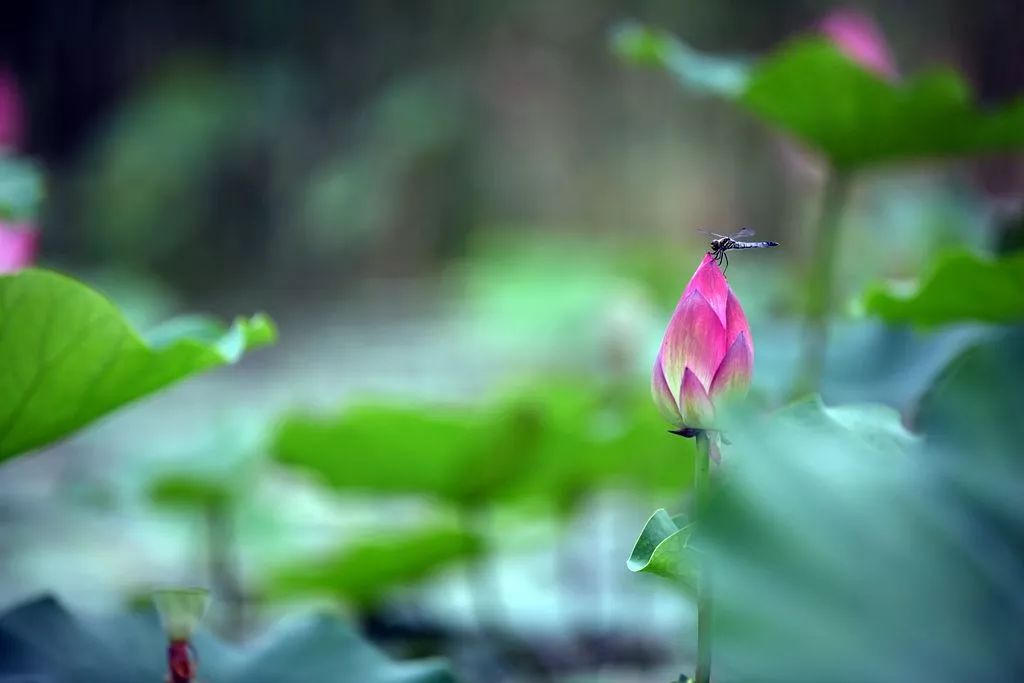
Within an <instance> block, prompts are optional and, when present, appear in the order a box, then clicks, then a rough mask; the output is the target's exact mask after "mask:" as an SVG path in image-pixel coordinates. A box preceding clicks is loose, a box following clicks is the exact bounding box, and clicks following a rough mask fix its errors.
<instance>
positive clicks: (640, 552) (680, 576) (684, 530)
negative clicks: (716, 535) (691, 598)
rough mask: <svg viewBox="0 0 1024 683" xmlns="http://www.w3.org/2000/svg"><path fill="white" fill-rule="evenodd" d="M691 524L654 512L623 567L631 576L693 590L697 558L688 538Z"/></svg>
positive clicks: (683, 518)
mask: <svg viewBox="0 0 1024 683" xmlns="http://www.w3.org/2000/svg"><path fill="white" fill-rule="evenodd" d="M693 528H694V526H693V524H687V520H686V517H685V516H683V515H676V516H675V517H673V516H671V515H669V514H668V513H667V512H665V511H664V510H657V511H656V512H655V513H654V514H653V515H651V518H650V519H648V520H647V524H645V525H644V529H643V531H641V532H640V537H639V538H637V539H636V544H635V545H634V546H633V552H632V553H631V554H630V556H629V560H628V562H627V563H626V566H628V567H629V569H630V571H633V572H650V573H652V574H657V575H658V576H664V577H665V578H667V579H671V580H673V581H674V582H676V583H677V584H678V585H680V586H681V587H683V588H686V589H689V590H691V591H692V590H695V589H696V581H697V558H696V557H695V553H696V552H697V551H696V550H694V548H693V546H692V545H690V538H691V536H693Z"/></svg>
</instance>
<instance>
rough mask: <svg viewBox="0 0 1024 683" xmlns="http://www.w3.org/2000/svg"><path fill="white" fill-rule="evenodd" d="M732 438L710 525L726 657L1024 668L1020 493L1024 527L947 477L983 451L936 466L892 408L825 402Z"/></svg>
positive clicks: (973, 464)
mask: <svg viewBox="0 0 1024 683" xmlns="http://www.w3.org/2000/svg"><path fill="white" fill-rule="evenodd" d="M729 438H730V439H731V440H732V446H731V447H730V448H729V451H728V452H727V455H728V458H725V457H723V462H724V463H725V464H724V466H723V469H722V470H721V472H720V476H719V477H718V482H719V487H718V490H717V491H716V495H715V496H714V497H713V499H712V503H711V509H710V511H709V514H708V518H707V519H708V525H707V527H706V528H705V529H701V532H700V533H701V537H700V543H701V545H700V547H701V550H702V552H706V553H707V557H708V562H709V566H710V568H711V572H712V577H713V578H712V581H713V586H714V596H715V626H714V629H715V631H716V633H715V643H716V659H717V661H718V663H719V664H718V665H719V666H721V667H722V669H721V670H723V671H729V672H730V673H731V677H732V678H735V679H736V680H785V681H793V682H797V683H802V682H807V683H810V682H811V681H825V680H828V681H860V680H872V681H882V682H884V683H896V682H898V681H908V680H931V679H933V678H935V677H943V676H947V677H950V678H952V679H955V680H1014V678H1015V677H1016V676H1015V672H1019V671H1021V665H1022V664H1024V659H1022V657H1021V643H1022V640H1021V634H1020V632H1019V631H1017V632H1015V633H1014V632H1011V631H1012V629H1007V627H1006V625H1007V624H1011V623H1017V622H1018V621H1019V620H1020V619H1021V618H1022V617H1024V582H1022V580H1021V576H1022V575H1021V573H1020V571H1019V570H1020V562H1019V555H1016V554H1015V553H1013V552H1012V549H1013V548H1016V547H1019V544H1020V541H1021V539H1022V538H1024V537H1022V536H1021V532H1022V531H1024V525H1022V524H1021V522H1022V521H1024V519H1022V516H1021V509H1020V506H1019V498H1018V499H1017V500H1018V502H1017V505H1016V506H1015V508H1014V515H1015V517H1016V522H1015V526H1014V527H1012V528H1011V527H1003V528H1000V527H998V526H994V525H992V524H991V523H990V520H989V519H987V518H986V517H985V516H979V515H978V514H977V511H976V509H973V508H972V507H970V506H968V505H965V501H964V500H963V499H962V498H961V497H960V496H959V495H958V490H959V489H958V487H957V486H951V485H950V484H951V483H955V482H958V481H960V479H961V477H964V476H967V477H970V478H974V476H975V473H974V470H975V468H977V467H978V466H979V465H982V463H983V462H984V461H983V460H978V459H976V458H975V457H973V456H974V454H973V453H971V452H967V453H961V454H960V455H961V457H959V458H954V459H943V460H942V462H943V463H944V465H943V466H942V467H937V464H939V461H940V459H938V458H936V457H935V456H936V452H934V451H932V450H929V449H931V448H932V446H933V445H934V443H933V441H932V440H931V439H926V440H918V439H915V438H913V437H911V436H910V435H909V434H907V433H906V431H905V430H903V429H902V428H901V426H900V422H899V418H898V415H897V414H896V413H895V412H893V411H890V410H887V409H880V408H874V407H863V406H847V407H843V408H840V409H835V408H825V407H823V406H822V405H821V404H820V403H819V402H816V401H814V402H804V403H802V404H799V405H796V406H793V407H790V408H786V409H783V410H781V411H779V412H777V413H775V414H771V415H764V416H756V415H755V416H751V415H747V416H743V419H738V420H736V421H735V422H734V423H733V424H732V425H731V429H730V431H729ZM982 467H983V465H982ZM977 473H978V474H981V471H980V470H979V471H978V472H977ZM1018 473H1019V466H1018ZM991 474H992V472H991V471H989V472H988V473H987V474H984V475H982V479H983V480H989V477H990V475H991ZM1004 474H1005V473H1004ZM989 483H990V484H991V483H993V482H992V481H990V480H989ZM979 490H983V491H984V492H985V493H984V495H986V496H988V495H991V493H992V491H993V490H994V489H991V488H989V487H984V488H981V489H979ZM780 651H785V652H786V656H785V657H779V656H778V653H779V652H780ZM866 652H870V653H871V656H869V657H865V654H864V653H866Z"/></svg>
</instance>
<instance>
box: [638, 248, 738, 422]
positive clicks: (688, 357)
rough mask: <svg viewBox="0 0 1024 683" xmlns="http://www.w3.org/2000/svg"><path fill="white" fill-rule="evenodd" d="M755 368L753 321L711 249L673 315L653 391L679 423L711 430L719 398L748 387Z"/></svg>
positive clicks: (668, 415) (664, 411)
mask: <svg viewBox="0 0 1024 683" xmlns="http://www.w3.org/2000/svg"><path fill="white" fill-rule="evenodd" d="M753 368H754V344H753V341H752V340H751V338H750V326H749V325H748V324H747V317H746V315H744V313H743V309H742V308H741V307H740V302H739V300H738V299H737V298H736V295H735V294H733V293H732V289H730V288H729V283H728V281H726V279H725V276H724V275H722V271H721V270H719V268H718V264H717V263H715V260H714V258H713V257H712V256H711V254H710V253H709V254H706V255H705V256H704V260H703V261H701V264H700V266H698V267H697V272H695V273H694V274H693V278H691V279H690V283H689V284H688V285H686V290H685V291H684V292H683V296H682V297H681V298H680V299H679V303H678V304H677V305H676V310H675V312H674V313H673V314H672V319H671V320H669V323H668V329H667V330H665V338H664V339H663V340H662V342H661V349H659V350H658V357H657V359H656V360H655V361H654V374H653V377H652V382H651V391H652V393H653V394H654V401H655V403H656V404H657V405H658V408H659V409H660V410H661V413H662V414H663V415H664V416H665V418H666V419H667V420H669V421H670V422H672V424H674V425H675V426H676V427H678V428H689V429H709V428H711V423H712V420H713V419H714V413H715V402H716V400H719V399H720V398H721V397H722V396H723V395H724V394H726V393H728V392H733V391H739V392H742V391H746V389H747V387H748V386H749V385H750V376H751V374H752V372H753Z"/></svg>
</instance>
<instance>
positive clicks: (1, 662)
mask: <svg viewBox="0 0 1024 683" xmlns="http://www.w3.org/2000/svg"><path fill="white" fill-rule="evenodd" d="M192 643H193V645H194V647H195V650H196V653H197V654H198V660H199V680H205V681H216V682H218V683H332V682H336V683H341V682H342V681H366V682H367V683H443V682H446V681H451V680H453V679H452V676H451V674H450V673H449V671H448V668H447V666H446V665H445V664H444V663H443V662H441V661H438V660H423V661H418V662H395V661H393V660H391V659H389V658H388V657H387V656H386V655H384V654H383V653H381V652H380V651H379V650H377V649H376V648H374V647H373V646H372V645H370V644H369V643H367V642H365V641H363V640H362V639H360V638H359V636H358V635H356V633H355V632H354V631H353V630H352V629H351V628H350V627H349V626H348V625H347V624H346V623H344V622H343V621H341V620H340V619H338V618H337V617H334V616H328V615H316V616H309V617H304V618H297V619H293V620H291V621H289V622H285V623H282V624H280V625H279V626H277V627H276V628H274V629H272V630H271V631H270V632H268V633H266V634H265V635H264V636H262V637H261V638H259V639H257V640H256V642H254V643H253V644H251V645H248V646H246V647H238V646H236V645H233V644H228V643H224V642H222V641H220V640H219V639H217V638H215V637H214V636H211V635H210V634H208V633H206V632H204V631H203V630H202V629H200V630H199V632H198V633H196V634H195V637H194V638H193V640H192ZM166 651H167V637H166V636H165V635H164V634H163V632H162V629H161V628H160V624H159V622H158V620H157V618H156V615H155V614H154V613H153V612H152V611H148V612H145V613H141V614H127V615H122V616H117V617H108V618H99V619H96V618H81V617H76V616H74V615H72V614H71V613H69V612H68V611H67V610H65V609H64V608H63V607H62V606H61V605H60V604H59V603H57V602H56V601H55V600H53V599H52V598H41V599H37V600H35V601H32V602H29V603H26V604H24V605H21V606H18V607H15V608H14V609H12V610H11V611H9V612H7V613H6V614H4V615H3V616H0V652H2V653H3V657H0V677H3V678H5V679H10V680H15V679H17V680H46V681H52V682H53V683H93V682H94V681H104V683H139V681H162V680H164V677H165V674H166V671H167V664H166V657H167V654H166Z"/></svg>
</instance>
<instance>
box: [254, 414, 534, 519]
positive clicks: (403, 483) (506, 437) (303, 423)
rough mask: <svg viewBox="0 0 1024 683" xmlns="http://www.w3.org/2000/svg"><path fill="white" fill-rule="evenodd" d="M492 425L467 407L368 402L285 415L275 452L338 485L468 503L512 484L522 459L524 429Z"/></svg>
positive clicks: (277, 456)
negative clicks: (330, 411) (334, 412)
mask: <svg viewBox="0 0 1024 683" xmlns="http://www.w3.org/2000/svg"><path fill="white" fill-rule="evenodd" d="M493 427H495V425H494V424H492V423H489V422H488V421H487V420H485V419H484V418H483V417H482V416H481V415H480V414H479V413H477V412H476V411H474V410H472V409H470V408H465V409H444V408H432V407H425V406H420V407H415V406H385V405H377V406H370V405H367V406H359V407H355V408H352V409H350V410H347V411H345V412H344V413H342V414H341V415H339V416H336V417H316V416H310V415H293V416H290V417H286V418H285V419H284V420H283V422H282V423H281V426H280V428H279V430H278V432H277V436H276V438H275V440H274V444H273V446H272V451H273V453H274V454H275V457H276V458H277V459H278V461H280V462H282V463H285V464H288V465H292V466H296V467H299V468H302V469H306V470H309V471H311V472H314V473H316V474H318V475H319V476H320V477H321V478H322V479H323V480H324V481H325V483H327V484H328V485H330V486H332V487H334V488H337V489H342V490H353V491H365V492H371V493H392V494H420V495H428V496H436V497H438V498H440V499H443V500H449V501H453V502H457V503H460V504H463V503H468V502H472V501H473V500H476V499H479V498H480V497H481V496H485V495H487V494H488V493H489V492H490V491H491V490H492V489H493V488H495V487H502V486H505V485H507V484H508V483H509V480H510V479H512V478H513V477H514V470H515V469H517V468H518V466H519V465H518V463H519V462H520V459H521V455H520V454H518V453H515V452H513V449H512V448H513V447H514V446H515V445H516V444H517V443H518V440H517V434H520V435H521V433H519V432H514V431H513V432H508V433H506V432H504V431H502V430H500V429H497V428H493Z"/></svg>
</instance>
